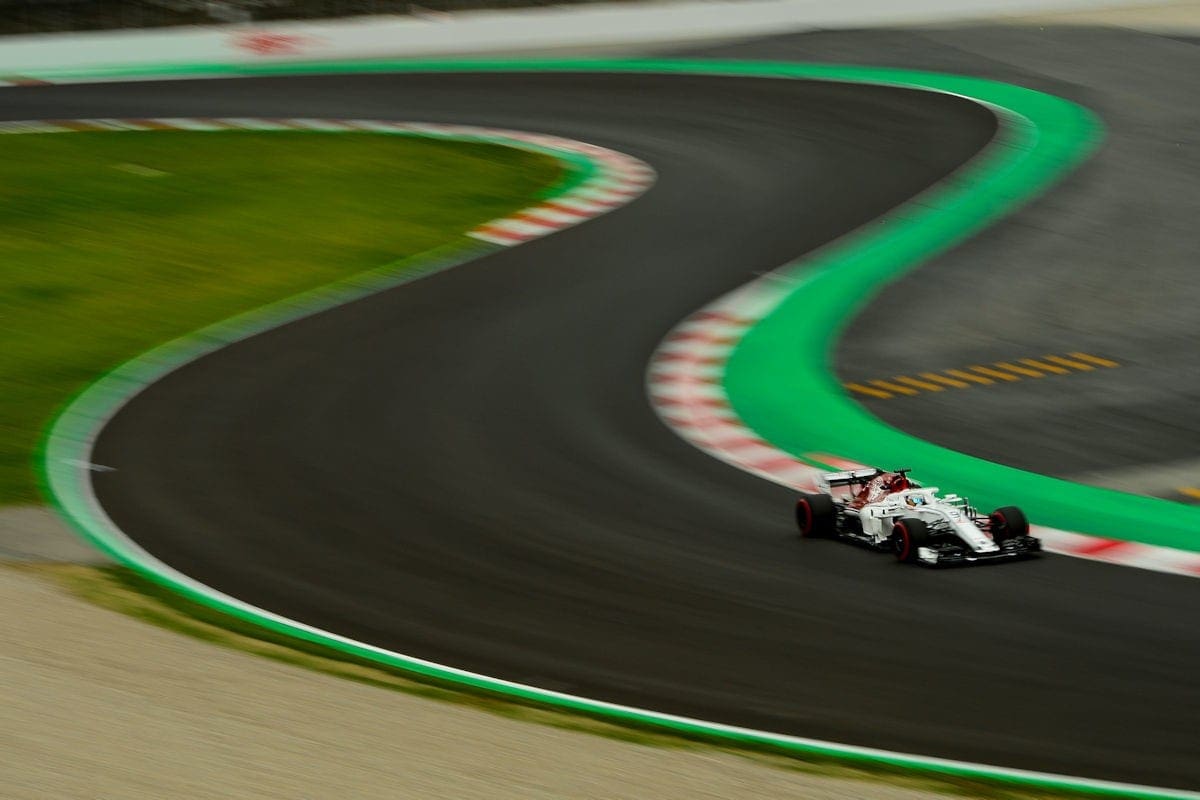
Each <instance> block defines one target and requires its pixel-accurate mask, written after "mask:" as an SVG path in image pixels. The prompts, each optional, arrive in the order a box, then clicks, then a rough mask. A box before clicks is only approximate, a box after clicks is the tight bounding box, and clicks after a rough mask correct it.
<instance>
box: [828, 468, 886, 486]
mask: <svg viewBox="0 0 1200 800" xmlns="http://www.w3.org/2000/svg"><path fill="white" fill-rule="evenodd" d="M879 474H880V470H877V469H874V468H867V469H851V470H845V471H844V472H826V473H825V474H823V475H822V476H821V480H822V481H823V482H824V483H825V485H826V486H830V487H833V486H851V485H853V484H856V483H865V482H866V481H869V480H871V478H874V477H875V476H876V475H879Z"/></svg>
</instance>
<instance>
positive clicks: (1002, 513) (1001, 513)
mask: <svg viewBox="0 0 1200 800" xmlns="http://www.w3.org/2000/svg"><path fill="white" fill-rule="evenodd" d="M988 522H989V528H988V529H989V530H990V531H991V534H992V541H993V542H995V543H996V544H1000V543H1001V542H1006V541H1008V540H1009V539H1015V538H1017V537H1018V536H1028V535H1029V520H1027V519H1026V518H1025V512H1024V511H1022V510H1021V509H1019V508H1017V507H1016V506H1004V507H1003V508H997V509H996V510H995V511H993V512H992V513H991V514H988Z"/></svg>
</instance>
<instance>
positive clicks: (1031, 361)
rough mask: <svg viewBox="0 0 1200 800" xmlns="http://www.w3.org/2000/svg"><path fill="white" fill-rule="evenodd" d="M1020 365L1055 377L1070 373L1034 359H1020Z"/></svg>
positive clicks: (1063, 368)
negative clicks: (1050, 373)
mask: <svg viewBox="0 0 1200 800" xmlns="http://www.w3.org/2000/svg"><path fill="white" fill-rule="evenodd" d="M1021 363H1022V364H1028V365H1029V366H1031V367H1033V368H1034V369H1040V370H1041V371H1042V372H1053V373H1054V374H1055V375H1066V374H1067V373H1068V372H1070V371H1071V370H1069V369H1066V368H1065V367H1059V366H1055V365H1054V364H1047V363H1046V362H1045V361H1038V360H1037V359H1035V358H1022V359H1021ZM1113 363H1116V362H1113Z"/></svg>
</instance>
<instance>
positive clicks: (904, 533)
mask: <svg viewBox="0 0 1200 800" xmlns="http://www.w3.org/2000/svg"><path fill="white" fill-rule="evenodd" d="M896 527H897V528H899V529H900V539H901V540H902V541H903V542H904V547H903V549H901V550H899V551H897V553H896V558H898V559H899V560H901V561H908V554H909V553H910V552H911V551H912V537H911V536H909V534H908V528H907V527H906V526H905V525H904V523H903V522H897V523H896Z"/></svg>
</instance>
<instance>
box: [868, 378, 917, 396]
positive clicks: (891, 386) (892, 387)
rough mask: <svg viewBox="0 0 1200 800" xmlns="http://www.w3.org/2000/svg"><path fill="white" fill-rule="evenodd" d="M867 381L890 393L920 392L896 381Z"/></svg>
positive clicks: (911, 393)
mask: <svg viewBox="0 0 1200 800" xmlns="http://www.w3.org/2000/svg"><path fill="white" fill-rule="evenodd" d="M867 383H869V384H871V385H872V386H878V387H879V388H880V389H883V390H884V391H886V392H891V393H892V394H907V395H914V394H920V392H918V391H917V390H916V389H910V388H908V387H907V386H902V385H901V384H898V383H888V382H887V381H867Z"/></svg>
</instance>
